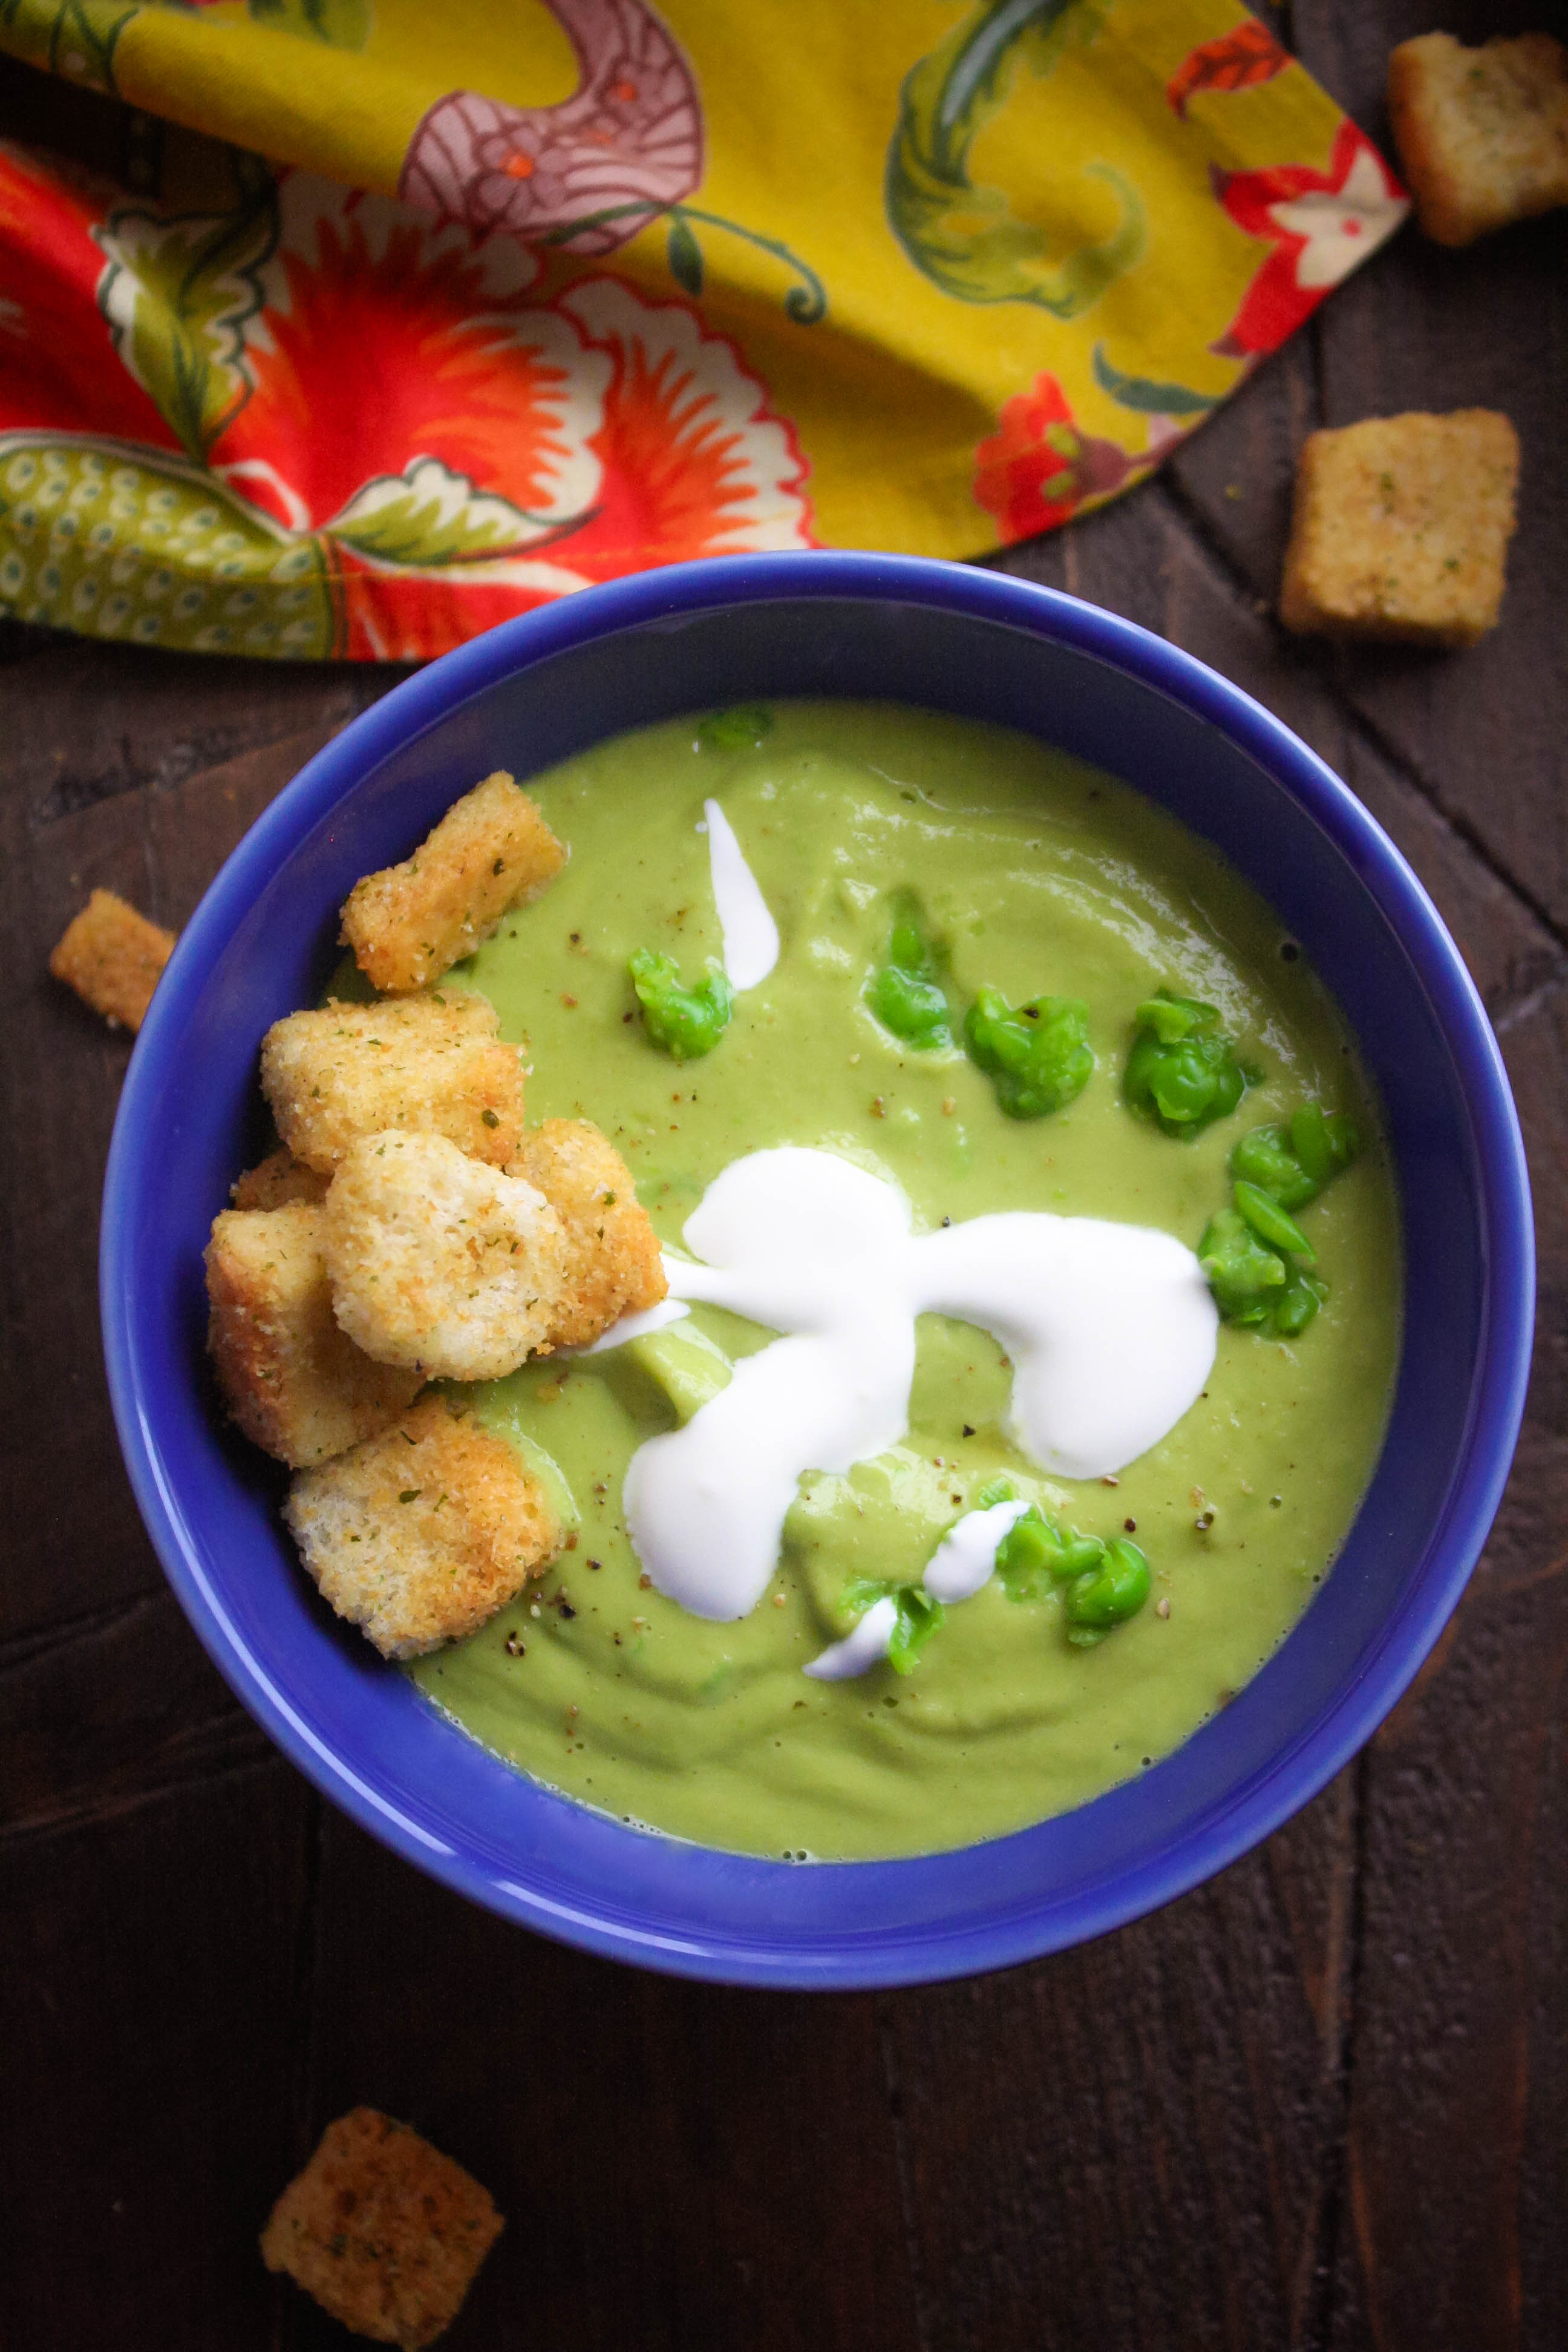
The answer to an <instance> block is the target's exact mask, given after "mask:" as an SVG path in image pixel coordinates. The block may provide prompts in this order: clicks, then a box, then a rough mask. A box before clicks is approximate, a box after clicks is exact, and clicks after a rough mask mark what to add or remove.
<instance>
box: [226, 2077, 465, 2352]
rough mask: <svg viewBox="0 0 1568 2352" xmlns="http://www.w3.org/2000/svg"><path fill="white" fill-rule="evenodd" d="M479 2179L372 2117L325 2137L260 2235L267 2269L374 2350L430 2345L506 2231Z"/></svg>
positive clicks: (388, 2120) (366, 2110)
mask: <svg viewBox="0 0 1568 2352" xmlns="http://www.w3.org/2000/svg"><path fill="white" fill-rule="evenodd" d="M504 2226H505V2225H504V2223H503V2222H502V2220H501V2217H500V2214H499V2213H498V2212H497V2211H496V2209H495V2207H494V2205H493V2204H492V2202H491V2201H490V2197H489V2191H488V2190H487V2189H482V2188H481V2187H480V2186H479V2182H478V2181H477V2180H476V2179H473V2177H472V2175H471V2174H469V2173H467V2172H465V2171H464V2170H463V2168H462V2166H461V2165H460V2164H455V2163H454V2162H453V2160H452V2158H450V2157H449V2156H443V2155H442V2154H441V2153H440V2151H439V2149H438V2148H434V2147H431V2145H430V2143H429V2141H428V2140H426V2139H421V2137H419V2134H418V2133H417V2132H416V2131H413V2130H411V2129H410V2128H409V2126H407V2125H406V2124H400V2123H395V2122H394V2121H393V2119H392V2117H391V2116H384V2115H379V2114H378V2113H377V2112H376V2110H375V2109H374V2107H355V2108H353V2110H352V2111H351V2113H349V2114H348V2115H346V2116H339V2118H338V2120H337V2122H336V2123H333V2124H329V2125H328V2126H327V2128H326V2130H325V2131H324V2132H323V2133H322V2135H321V2143H320V2145H319V2147H317V2149H316V2152H315V2154H314V2156H312V2157H311V2158H310V2162H309V2164H307V2166H306V2167H305V2169H304V2170H303V2172H301V2173H300V2175H299V2177H298V2179H294V2180H291V2181H290V2182H289V2186H288V2188H287V2189H285V2190H284V2191H283V2194H282V2196H281V2197H279V2200H278V2202H277V2204H276V2205H275V2206H274V2207H273V2209H272V2217H271V2219H270V2220H269V2221H268V2224H267V2227H266V2229H265V2230H264V2231H262V2233H261V2259H262V2261H263V2262H264V2263H266V2264H267V2267H268V2270H269V2271H286V2272H287V2273H289V2277H290V2278H292V2279H293V2280H295V2281H296V2283H297V2284H299V2285H300V2286H302V2287H303V2288H304V2289H305V2292H306V2293H307V2294H311V2295H314V2297H315V2299H316V2301H317V2302H318V2303H319V2304H320V2305H321V2308H322V2309H323V2310H324V2311H327V2312H330V2313H331V2316H332V2317H333V2318H334V2319H336V2320H339V2321H341V2322H342V2326H345V2327H348V2328H352V2329H353V2332H354V2333H355V2335H358V2336H369V2337H370V2338H371V2339H372V2340H373V2341H374V2342H375V2343H377V2344H397V2345H401V2346H403V2347H407V2352H417V2347H422V2346H424V2345H426V2344H433V2343H434V2342H435V2340H436V2338H437V2336H440V2335H442V2334H443V2333H444V2332H445V2330H446V2329H447V2328H448V2327H449V2326H451V2324H452V2322H453V2320H454V2319H455V2318H456V2317H457V2315H458V2311H459V2310H460V2309H461V2307H462V2304H463V2299H464V2297H465V2296H466V2295H467V2294H468V2289H469V2287H470V2286H471V2285H472V2284H473V2283H474V2277H475V2273H477V2272H478V2270H479V2264H480V2263H482V2262H483V2261H484V2258H485V2256H486V2254H487V2253H488V2252H489V2250H490V2247H491V2246H492V2245H493V2244H494V2243H495V2241H496V2239H497V2238H498V2237H499V2236H500V2231H501V2230H502V2229H503V2227H504Z"/></svg>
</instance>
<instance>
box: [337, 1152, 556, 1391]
mask: <svg viewBox="0 0 1568 2352" xmlns="http://www.w3.org/2000/svg"><path fill="white" fill-rule="evenodd" d="M322 1215H323V1218H324V1221H325V1222H324V1224H323V1228H322V1238H323V1241H324V1244H325V1248H326V1254H327V1272H328V1274H329V1276H331V1286H332V1307H333V1311H334V1312H335V1314H336V1316H337V1318H338V1321H339V1322H340V1323H341V1324H342V1328H343V1329H344V1330H345V1331H346V1332H347V1333H348V1335H349V1337H350V1339H353V1341H354V1342H355V1343H356V1345H357V1346H359V1347H361V1348H363V1349H364V1350H365V1352H366V1354H367V1355H371V1356H374V1357H375V1358H376V1359H377V1360H379V1361H380V1362H382V1363H384V1364H405V1365H406V1366H407V1367H408V1368H409V1370H415V1371H421V1372H423V1373H424V1375H425V1377H426V1380H448V1381H489V1380H499V1379H500V1377H501V1376H502V1375H503V1374H504V1373H506V1372H514V1371H515V1370H517V1368H518V1366H519V1364H521V1362H522V1361H523V1360H524V1358H525V1357H527V1356H530V1355H531V1354H532V1353H533V1351H534V1349H537V1348H539V1347H540V1346H541V1345H542V1344H543V1343H544V1342H545V1341H546V1340H547V1339H548V1338H549V1335H550V1332H551V1329H552V1326H553V1324H554V1321H555V1318H556V1316H557V1314H558V1312H559V1310H560V1307H561V1304H562V1297H563V1282H564V1278H565V1264H566V1238H565V1235H564V1234H563V1232H562V1229H561V1221H560V1219H559V1218H558V1217H557V1215H556V1213H555V1212H554V1210H553V1209H552V1207H551V1205H550V1203H549V1202H548V1201H547V1200H546V1199H545V1198H544V1195H543V1194H542V1192H536V1191H535V1190H534V1188H533V1186H532V1185H531V1184H529V1183H526V1182H525V1181H523V1179H522V1178H521V1177H520V1176H503V1175H502V1174H501V1173H500V1171H499V1170H497V1169H494V1168H486V1167H483V1166H482V1165H481V1164H480V1162H479V1160H468V1159H466V1158H465V1157H464V1155H463V1153H462V1152H460V1151H459V1150H458V1147H457V1145H456V1144H455V1143H448V1142H447V1139H446V1137H445V1136H443V1135H405V1134H403V1133H401V1132H400V1131H399V1130H398V1129H395V1128H393V1129H388V1130H387V1131H386V1133H385V1134H384V1135H372V1136H366V1137H365V1138H364V1139H363V1141H362V1142H359V1143H356V1144H355V1145H354V1147H353V1150H352V1151H350V1152H348V1153H347V1154H346V1155H345V1157H344V1159H343V1161H342V1165H341V1166H340V1168H339V1170H338V1172H337V1174H336V1176H334V1177H333V1179H332V1188H331V1192H329V1193H328V1194H327V1200H326V1206H325V1208H324V1210H323V1211H322Z"/></svg>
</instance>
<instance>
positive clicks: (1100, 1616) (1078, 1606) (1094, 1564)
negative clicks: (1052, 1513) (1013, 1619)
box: [975, 1478, 1149, 1650]
mask: <svg viewBox="0 0 1568 2352" xmlns="http://www.w3.org/2000/svg"><path fill="white" fill-rule="evenodd" d="M1013 1500H1014V1490H1013V1487H1012V1486H1011V1484H1010V1483H1009V1481H1008V1480H1007V1479H1005V1478H994V1479H992V1480H991V1481H990V1483H989V1485H987V1486H983V1487H982V1488H981V1490H980V1492H979V1494H978V1495H977V1496H975V1507H976V1508H977V1509H979V1510H982V1511H985V1510H989V1509H990V1508H991V1507H992V1506H993V1504H995V1503H1009V1502H1012V1501H1013ZM996 1574H997V1577H998V1580H1000V1582H1001V1586H1002V1590H1003V1591H1004V1592H1005V1594H1006V1595H1007V1598H1008V1600H1009V1601H1036V1600H1038V1599H1039V1597H1040V1595H1041V1593H1042V1592H1046V1591H1049V1590H1050V1589H1051V1587H1052V1586H1053V1585H1058V1586H1060V1587H1062V1588H1063V1590H1062V1614H1063V1615H1064V1616H1065V1618H1066V1619H1067V1627H1068V1641H1069V1642H1070V1643H1071V1644H1072V1646H1073V1647H1074V1649H1076V1650H1091V1649H1093V1648H1094V1646H1095V1644H1096V1643H1100V1642H1103V1641H1104V1639H1105V1637H1106V1635H1107V1634H1108V1633H1111V1632H1113V1631H1114V1629H1115V1628H1116V1627H1117V1626H1118V1625H1121V1624H1124V1623H1125V1622H1126V1621H1127V1619H1128V1618H1129V1617H1136V1615H1137V1614H1138V1612H1139V1611H1140V1609H1142V1606H1143V1603H1144V1602H1145V1601H1147V1600H1148V1598H1149V1562H1148V1560H1147V1559H1145V1558H1144V1556H1143V1554H1142V1552H1141V1551H1140V1550H1139V1549H1138V1546H1137V1545H1136V1544H1135V1543H1130V1542H1129V1541H1128V1540H1127V1538H1126V1537H1125V1536H1116V1537H1113V1538H1112V1539H1111V1541H1110V1543H1104V1542H1102V1541H1101V1539H1100V1537H1099V1536H1086V1535H1083V1534H1081V1533H1080V1532H1079V1529H1078V1528H1068V1527H1064V1526H1063V1525H1062V1524H1061V1522H1060V1520H1058V1519H1048V1518H1047V1517H1046V1515H1045V1513H1044V1512H1043V1511H1042V1510H1041V1508H1040V1507H1039V1505H1038V1504H1037V1503H1031V1504H1030V1506H1029V1507H1028V1509H1027V1510H1026V1512H1025V1513H1024V1514H1023V1517H1021V1518H1017V1519H1015V1520H1014V1522H1013V1525H1012V1526H1011V1528H1009V1529H1008V1531H1007V1533H1006V1534H1005V1536H1004V1537H1003V1538H1002V1541H1001V1542H1000V1543H999V1544H998V1545H997V1547H996Z"/></svg>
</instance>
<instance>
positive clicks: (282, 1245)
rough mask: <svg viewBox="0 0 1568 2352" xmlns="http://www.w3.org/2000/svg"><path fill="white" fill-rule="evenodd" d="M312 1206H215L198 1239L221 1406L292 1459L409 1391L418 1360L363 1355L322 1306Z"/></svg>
mask: <svg viewBox="0 0 1568 2352" xmlns="http://www.w3.org/2000/svg"><path fill="white" fill-rule="evenodd" d="M321 1220H322V1211H321V1207H320V1206H319V1205H316V1204H313V1203H311V1202H300V1201H296V1202H290V1203H289V1204H287V1205H285V1206H283V1207H280V1208H277V1209H225V1210H224V1211H223V1213H222V1214H221V1215H219V1216H217V1217H216V1218H215V1219H214V1221H213V1230H212V1239H211V1241H210V1242H209V1243H208V1244H207V1249H206V1271H207V1298H208V1301H209V1303H210V1307H211V1317H210V1320H209V1323H208V1327H207V1346H208V1348H209V1349H210V1350H211V1354H212V1360H213V1364H214V1366H215V1368H216V1372H217V1378H218V1385H219V1387H220V1388H221V1389H222V1391H223V1395H224V1402H226V1405H227V1407H228V1411H229V1414H230V1416H231V1418H232V1419H233V1420H234V1421H235V1422H236V1423H237V1424H238V1426H239V1427H240V1428H241V1429H242V1430H243V1431H244V1432H245V1434H246V1435H247V1437H248V1438H250V1439H251V1440H252V1442H253V1443H254V1444H257V1445H259V1446H261V1447H262V1448H263V1449H264V1450H265V1451H266V1452H267V1453H268V1454H275V1455H276V1456H277V1458H278V1460H279V1462H287V1463H288V1464H289V1467H290V1468H291V1469H300V1468H303V1467H304V1466H305V1465H307V1464H309V1463H312V1462H325V1461H327V1460H328V1459H329V1458H330V1457H331V1455H332V1454H342V1453H344V1452H346V1451H347V1449H348V1448H349V1447H350V1446H351V1445H357V1444H359V1442H360V1440H361V1438H363V1437H369V1436H372V1435H373V1434H374V1432H375V1431H376V1430H378V1429H384V1428H385V1427H386V1425H387V1423H388V1422H391V1421H395V1419H396V1417H397V1415H398V1414H399V1413H400V1412H403V1411H404V1409H405V1407H406V1406H407V1405H408V1404H409V1403H411V1402H412V1401H413V1399H414V1397H415V1396H416V1394H417V1393H418V1391H419V1388H420V1385H421V1382H420V1379H419V1375H418V1373H417V1372H410V1371H406V1370H401V1369H397V1368H395V1367H393V1366H390V1365H387V1364H376V1363H373V1362H372V1361H371V1360H370V1358H369V1357H368V1356H364V1355H362V1354H361V1353H360V1350H359V1349H357V1348H356V1347H355V1346H354V1344H353V1340H352V1339H349V1338H348V1336H347V1335H346V1333H345V1332H343V1331H342V1329H341V1328H340V1327H339V1325H338V1323H337V1321H336V1319H335V1318H334V1316H333V1314H332V1293H331V1284H330V1283H329V1282H328V1280H327V1261H326V1256H325V1254H324V1253H323V1250H322V1247H321Z"/></svg>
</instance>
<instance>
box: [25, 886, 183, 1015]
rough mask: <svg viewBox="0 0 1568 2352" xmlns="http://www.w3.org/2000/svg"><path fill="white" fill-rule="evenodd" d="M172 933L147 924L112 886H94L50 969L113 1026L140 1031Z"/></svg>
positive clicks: (169, 950)
mask: <svg viewBox="0 0 1568 2352" xmlns="http://www.w3.org/2000/svg"><path fill="white" fill-rule="evenodd" d="M173 953H174V932H173V931H165V930H164V929H162V928H161V926H160V925H159V924H157V923H150V922H149V921H148V919H147V918H146V916H145V915H139V914H138V913H137V911H136V909H135V908H134V907H128V906H127V905H126V903H125V901H124V899H123V898H116V897H115V895H114V893H113V891H112V890H95V891H94V892H93V894H92V896H91V898H89V900H88V902H87V904H86V906H85V907H84V908H82V910H81V912H80V914H79V915H76V916H73V918H72V919H71V920H70V921H69V922H68V924H67V925H66V928H65V929H64V931H63V932H62V933H61V935H60V937H59V939H58V941H57V942H56V945H55V949H54V951H53V953H52V954H51V955H50V957H49V970H50V971H52V972H53V974H54V976H55V978H56V979H57V980H63V981H64V982H65V984H66V986H67V987H68V988H74V989H75V991H76V992H77V994H78V995H79V997H80V998H81V999H82V1001H83V1003H87V1004H90V1005H91V1007H92V1009H93V1011H94V1012H95V1013H102V1015H103V1017H104V1019H105V1020H106V1021H107V1022H108V1023H109V1024H110V1026H111V1027H113V1028H119V1027H121V1026H124V1027H125V1028H127V1029H140V1028H141V1026H142V1020H143V1018H144V1017H145V1014H146V1011H147V1007H148V1005H149V1004H150V1003H152V1001H153V990H154V989H155V988H156V987H157V985H158V979H159V975H160V974H161V972H162V971H163V966H164V965H165V964H166V963H167V962H168V961H169V958H170V957H171V956H172V955H173Z"/></svg>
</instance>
